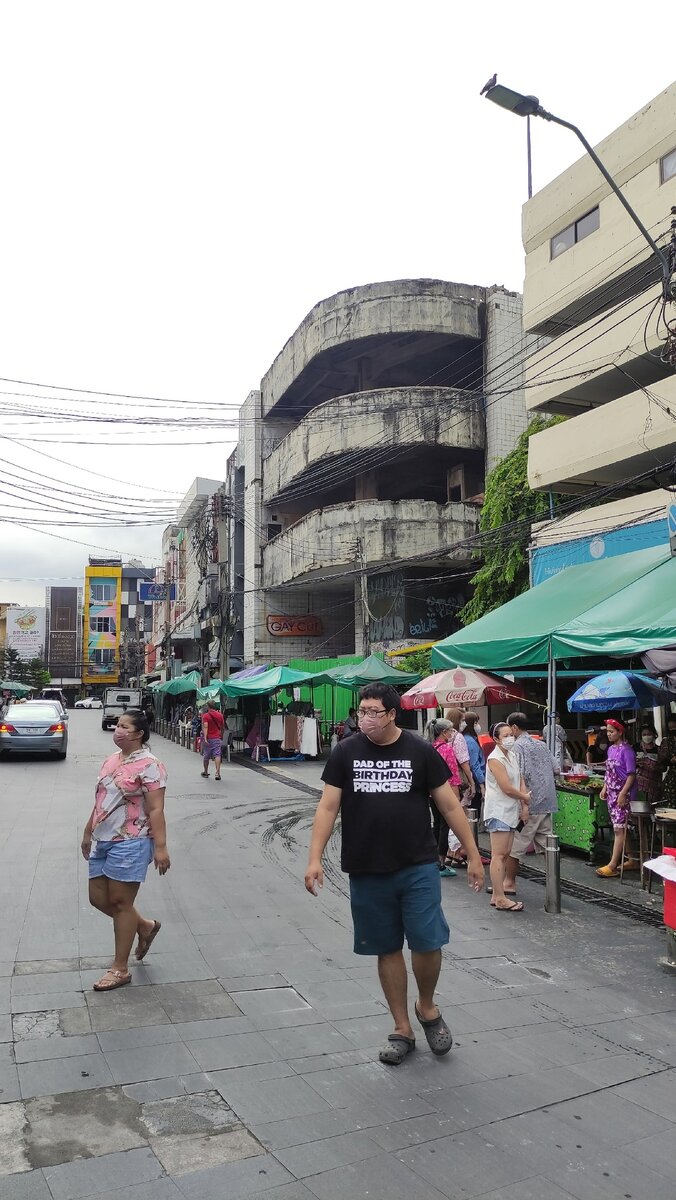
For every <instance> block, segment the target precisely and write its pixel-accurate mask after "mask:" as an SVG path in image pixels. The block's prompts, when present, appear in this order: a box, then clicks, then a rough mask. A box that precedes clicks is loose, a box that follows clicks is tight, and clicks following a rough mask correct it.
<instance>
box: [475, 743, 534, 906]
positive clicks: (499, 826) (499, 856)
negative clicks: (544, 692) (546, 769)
mask: <svg viewBox="0 0 676 1200" xmlns="http://www.w3.org/2000/svg"><path fill="white" fill-rule="evenodd" d="M493 739H494V741H495V750H493V751H492V753H491V754H489V756H488V762H487V764H486V766H487V770H486V799H485V802H484V825H485V827H486V829H487V830H488V832H489V834H490V837H491V883H492V885H493V899H492V900H491V904H492V905H493V907H494V908H496V909H498V910H499V911H500V912H522V911H523V904H521V902H520V901H518V900H512V899H511V898H510V897H509V896H507V895H505V867H506V865H507V859H508V858H509V854H510V851H511V849H512V842H513V840H514V831H515V829H516V827H517V825H518V824H519V821H523V823H524V824H525V823H526V821H527V820H528V801H529V800H530V792H529V791H527V790H526V785H525V783H524V781H523V777H522V775H521V769H520V767H519V760H518V759H517V757H516V754H515V753H514V751H513V749H512V747H513V745H514V738H513V737H512V734H511V732H510V728H509V725H506V724H505V723H504V722H502V723H499V724H497V725H496V726H495V727H494V729H493Z"/></svg>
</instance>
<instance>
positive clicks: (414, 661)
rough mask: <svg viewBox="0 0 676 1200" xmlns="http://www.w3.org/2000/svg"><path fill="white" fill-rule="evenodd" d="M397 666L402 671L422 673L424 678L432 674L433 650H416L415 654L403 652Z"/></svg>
mask: <svg viewBox="0 0 676 1200" xmlns="http://www.w3.org/2000/svg"><path fill="white" fill-rule="evenodd" d="M397 666H398V667H399V668H400V669H401V670H402V671H411V672H413V673H414V674H418V675H422V677H423V679H424V678H425V676H426V675H431V674H432V651H431V650H416V651H415V653H414V654H402V656H401V658H400V659H399V660H398V662H397Z"/></svg>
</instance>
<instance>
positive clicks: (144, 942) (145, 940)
mask: <svg viewBox="0 0 676 1200" xmlns="http://www.w3.org/2000/svg"><path fill="white" fill-rule="evenodd" d="M161 928H162V922H161V921H156V922H155V928H154V929H152V930H151V931H150V933H148V934H146V936H145V937H143V936H142V935H141V934H139V937H138V942H137V943H136V961H137V962H141V960H142V959H144V958H145V956H146V954H147V953H148V951H149V950H150V947H151V946H152V944H153V942H154V941H155V938H156V937H157V935H158V933H159V932H160V929H161Z"/></svg>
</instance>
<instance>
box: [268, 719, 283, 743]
mask: <svg viewBox="0 0 676 1200" xmlns="http://www.w3.org/2000/svg"><path fill="white" fill-rule="evenodd" d="M268 736H269V739H270V741H271V742H283V741H284V717H283V716H282V714H281V713H273V714H272V716H271V717H270V733H269V735H268Z"/></svg>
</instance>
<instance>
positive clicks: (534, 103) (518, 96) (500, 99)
mask: <svg viewBox="0 0 676 1200" xmlns="http://www.w3.org/2000/svg"><path fill="white" fill-rule="evenodd" d="M485 96H486V99H487V100H492V102H493V104H497V105H498V106H499V107H500V108H506V109H507V111H508V112H513V113H516V115H517V116H518V117H528V118H530V117H542V118H543V119H544V120H545V121H553V122H554V123H555V124H556V125H563V127H564V129H570V130H572V132H573V133H574V134H575V136H576V137H577V138H579V140H580V141H581V142H582V145H583V146H584V148H585V150H586V151H587V154H588V155H589V157H590V158H591V159H592V160H593V162H595V163H596V166H597V167H598V169H599V171H600V172H601V174H602V175H603V178H604V179H605V180H606V182H607V184H608V186H609V187H610V188H612V190H613V192H614V193H615V195H616V196H617V198H618V200H619V201H620V204H621V205H622V206H623V207H624V208H625V209H626V211H627V212H628V213H629V216H630V217H631V219H632V221H633V222H634V224H635V225H636V227H637V229H639V230H640V231H641V233H642V235H643V237H644V238H645V240H646V242H647V243H648V245H649V246H650V248H651V250H652V251H653V254H655V256H656V258H657V260H658V262H659V264H660V269H661V271H662V289H663V294H664V298H665V300H671V299H673V298H674V289H673V287H672V283H671V277H672V274H673V271H672V268H671V266H670V264H669V260H668V258H667V256H666V254H665V253H664V251H663V250H661V249H660V247H659V246H658V245H657V243H656V242H655V240H654V238H652V237H651V236H650V234H649V233H648V230H647V229H646V227H645V225H644V224H643V222H642V220H641V218H640V217H639V216H638V214H637V213H635V212H634V210H633V208H632V207H631V205H630V203H629V201H628V200H627V198H626V196H624V194H623V193H622V192H621V190H620V188H619V187H618V186H617V184H616V183H615V180H614V179H613V177H612V175H611V174H610V172H609V171H607V170H606V168H605V167H604V165H603V163H602V162H601V159H600V158H599V156H598V154H597V153H596V151H595V150H594V148H593V147H592V146H590V144H589V142H588V141H587V139H586V137H585V136H584V134H583V133H582V131H581V130H580V129H578V127H577V125H572V124H571V122H570V121H564V120H563V118H562V117H555V116H554V113H550V112H547V110H546V109H545V108H543V107H542V105H541V104H540V101H539V100H538V98H537V96H524V95H523V94H522V93H521V92H515V91H513V90H512V89H511V88H508V87H503V85H502V84H501V83H498V84H495V85H494V86H493V87H492V88H488V90H487V91H486V92H485Z"/></svg>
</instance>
